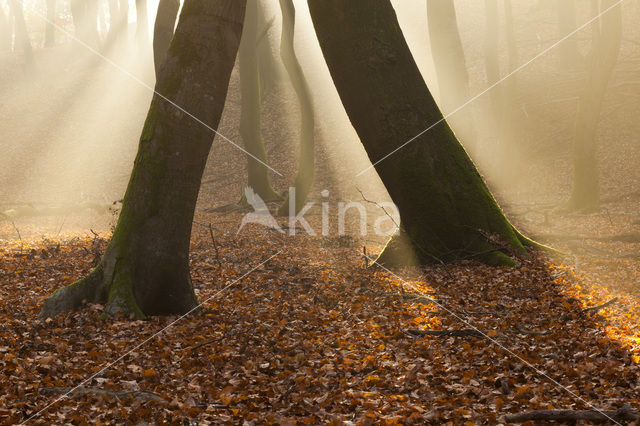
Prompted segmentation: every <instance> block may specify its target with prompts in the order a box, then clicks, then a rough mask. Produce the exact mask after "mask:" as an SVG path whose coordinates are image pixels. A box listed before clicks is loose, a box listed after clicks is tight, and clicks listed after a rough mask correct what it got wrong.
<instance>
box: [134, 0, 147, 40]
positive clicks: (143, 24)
mask: <svg viewBox="0 0 640 426" xmlns="http://www.w3.org/2000/svg"><path fill="white" fill-rule="evenodd" d="M148 19H149V16H148V14H147V0H136V39H137V40H138V41H139V42H143V43H146V42H147V41H149V22H148Z"/></svg>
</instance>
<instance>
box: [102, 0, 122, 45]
mask: <svg viewBox="0 0 640 426" xmlns="http://www.w3.org/2000/svg"><path fill="white" fill-rule="evenodd" d="M119 30H120V6H119V5H118V0H109V32H108V33H107V41H106V43H105V45H106V46H107V47H108V46H112V45H113V44H114V43H115V42H116V41H117V39H118V33H119Z"/></svg>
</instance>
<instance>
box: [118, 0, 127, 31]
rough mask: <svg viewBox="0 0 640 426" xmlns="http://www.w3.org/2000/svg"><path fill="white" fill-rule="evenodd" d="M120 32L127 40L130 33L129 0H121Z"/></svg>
mask: <svg viewBox="0 0 640 426" xmlns="http://www.w3.org/2000/svg"><path fill="white" fill-rule="evenodd" d="M118 19H119V21H120V32H121V35H122V37H123V38H124V39H125V40H126V38H127V35H128V34H129V0H120V16H119V18H118Z"/></svg>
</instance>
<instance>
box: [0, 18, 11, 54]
mask: <svg viewBox="0 0 640 426" xmlns="http://www.w3.org/2000/svg"><path fill="white" fill-rule="evenodd" d="M10 16H11V15H9V17H8V16H7V15H5V14H4V9H3V8H2V7H0V51H2V50H10V49H11V25H10Z"/></svg>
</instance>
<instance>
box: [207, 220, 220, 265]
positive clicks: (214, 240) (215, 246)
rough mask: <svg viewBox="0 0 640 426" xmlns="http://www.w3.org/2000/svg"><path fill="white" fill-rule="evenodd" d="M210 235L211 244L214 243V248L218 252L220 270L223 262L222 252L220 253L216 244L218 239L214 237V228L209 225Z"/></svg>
mask: <svg viewBox="0 0 640 426" xmlns="http://www.w3.org/2000/svg"><path fill="white" fill-rule="evenodd" d="M209 235H210V236H211V242H212V243H213V248H214V250H215V251H216V262H217V263H218V268H220V267H222V262H220V252H219V251H218V244H216V239H215V238H214V237H213V227H212V226H211V224H209Z"/></svg>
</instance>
